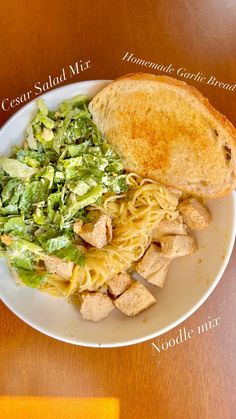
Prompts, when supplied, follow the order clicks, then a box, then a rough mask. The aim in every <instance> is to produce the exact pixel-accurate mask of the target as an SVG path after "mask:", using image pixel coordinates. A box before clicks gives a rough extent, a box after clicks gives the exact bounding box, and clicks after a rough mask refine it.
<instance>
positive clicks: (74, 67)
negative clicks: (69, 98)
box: [1, 60, 92, 111]
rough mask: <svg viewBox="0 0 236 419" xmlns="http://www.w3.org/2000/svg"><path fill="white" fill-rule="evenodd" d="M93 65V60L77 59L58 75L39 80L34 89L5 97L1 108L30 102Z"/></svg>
mask: <svg viewBox="0 0 236 419" xmlns="http://www.w3.org/2000/svg"><path fill="white" fill-rule="evenodd" d="M90 67H92V64H91V61H90V60H87V61H82V60H79V61H76V63H74V64H71V65H69V66H68V67H65V68H64V67H63V68H62V69H61V71H60V73H59V74H58V75H57V76H54V77H53V76H51V75H49V76H48V78H47V80H45V81H43V82H41V81H37V82H36V83H34V86H33V88H32V90H28V91H27V92H25V93H22V94H21V95H20V96H18V97H16V98H9V97H7V98H4V99H3V100H2V102H1V108H2V109H3V110H4V111H8V110H10V109H12V108H16V107H17V106H19V105H21V104H22V103H25V102H28V101H29V100H32V99H33V98H34V97H37V96H39V95H41V94H42V93H45V92H47V91H48V90H50V89H52V88H53V87H56V86H59V85H60V84H62V83H64V82H65V81H66V80H69V79H71V78H72V77H75V76H77V75H78V74H80V73H82V72H83V71H86V70H88V69H89V68H90Z"/></svg>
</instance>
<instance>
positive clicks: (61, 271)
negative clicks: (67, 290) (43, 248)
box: [43, 255, 74, 279]
mask: <svg viewBox="0 0 236 419" xmlns="http://www.w3.org/2000/svg"><path fill="white" fill-rule="evenodd" d="M43 261H44V264H45V267H46V270H47V271H48V272H50V273H52V274H57V275H58V276H60V277H61V278H63V279H70V278H71V276H72V272H73V269H74V263H73V262H65V261H64V260H61V259H60V258H58V257H57V256H46V255H45V256H44V257H43Z"/></svg>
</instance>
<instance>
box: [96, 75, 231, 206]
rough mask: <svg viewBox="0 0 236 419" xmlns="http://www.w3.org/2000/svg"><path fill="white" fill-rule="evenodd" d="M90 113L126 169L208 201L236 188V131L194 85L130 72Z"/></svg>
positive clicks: (98, 97)
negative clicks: (228, 152)
mask: <svg viewBox="0 0 236 419" xmlns="http://www.w3.org/2000/svg"><path fill="white" fill-rule="evenodd" d="M129 82H130V83H129ZM120 92H121V93H120ZM160 95H165V98H164V99H163V101H162V102H161V100H162V98H161V99H160V97H161V96H160ZM158 101H160V103H158ZM171 102H172V103H171ZM158 106H159V108H158ZM142 107H143V109H144V111H143V114H142V112H141V111H140V109H139V108H142ZM104 108H105V111H104V110H103V109H104ZM90 111H91V113H92V115H93V117H94V120H95V123H96V124H97V125H98V127H99V128H100V129H101V131H102V132H103V134H105V136H106V137H107V139H108V141H109V142H110V143H111V144H112V145H113V146H114V147H115V149H116V150H117V152H118V153H119V154H120V155H121V157H123V158H124V161H125V168H126V169H127V170H128V171H135V172H137V173H139V174H140V175H141V176H144V177H145V176H148V177H151V178H153V179H154V180H157V181H160V182H162V183H164V184H166V185H167V186H171V187H173V188H178V189H180V190H183V191H185V192H189V193H194V194H195V195H198V196H204V197H209V198H215V197H220V196H224V195H226V194H228V193H230V192H231V191H232V190H233V189H234V188H235V187H236V130H235V128H234V127H233V125H232V124H231V123H230V122H229V121H228V120H227V118H226V117H225V116H224V115H222V114H221V113H220V112H218V111H217V110H216V109H214V108H213V106H212V105H211V104H210V103H209V101H208V99H207V98H205V97H204V96H203V95H202V94H201V93H200V92H199V91H198V90H197V89H196V88H195V87H193V86H190V85H188V84H187V83H185V82H183V81H180V80H176V79H174V78H171V77H168V76H156V75H152V74H143V73H136V74H128V75H126V76H123V77H120V78H119V79H117V80H115V81H114V82H112V83H111V84H109V85H108V86H107V87H105V89H103V90H102V91H101V92H99V93H98V95H96V96H95V98H94V99H93V100H92V101H91V103H90ZM208 131H209V132H208ZM211 131H212V132H211ZM213 131H214V132H215V134H214V132H213ZM218 136H219V138H217V137H218ZM224 144H226V151H225V150H223V147H225V145H224ZM227 147H228V148H229V149H230V153H231V154H230V161H226V156H225V153H227ZM228 156H229V155H228ZM188 160H189V162H186V161H188ZM180 166H181V167H180Z"/></svg>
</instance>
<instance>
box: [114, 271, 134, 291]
mask: <svg viewBox="0 0 236 419" xmlns="http://www.w3.org/2000/svg"><path fill="white" fill-rule="evenodd" d="M132 282H133V280H132V278H131V276H130V275H129V274H128V273H127V272H121V273H119V274H118V275H115V276H113V277H112V278H111V279H110V280H109V281H108V289H109V292H110V293H111V294H112V295H113V296H114V297H118V295H120V294H122V293H123V292H124V291H126V290H127V288H129V287H130V285H131V284H132Z"/></svg>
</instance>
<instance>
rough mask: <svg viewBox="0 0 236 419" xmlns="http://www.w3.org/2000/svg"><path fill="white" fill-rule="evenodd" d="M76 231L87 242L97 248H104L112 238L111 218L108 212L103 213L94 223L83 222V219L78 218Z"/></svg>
mask: <svg viewBox="0 0 236 419" xmlns="http://www.w3.org/2000/svg"><path fill="white" fill-rule="evenodd" d="M74 232H75V233H76V234H78V235H79V236H80V237H81V238H82V239H83V240H84V241H86V242H87V243H89V244H91V245H92V246H94V247H96V248H97V249H102V247H104V246H106V245H107V244H108V243H110V241H111V239H112V223H111V218H110V217H109V216H108V215H106V214H101V215H99V216H98V217H97V218H96V219H95V221H94V222H93V223H87V224H83V223H82V221H81V220H78V221H76V222H75V224H74Z"/></svg>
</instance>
